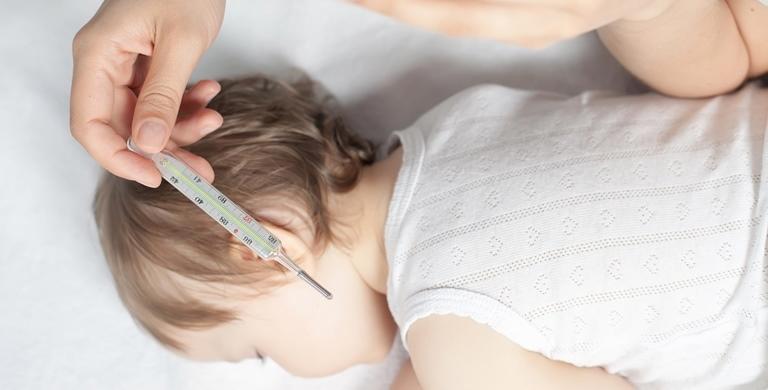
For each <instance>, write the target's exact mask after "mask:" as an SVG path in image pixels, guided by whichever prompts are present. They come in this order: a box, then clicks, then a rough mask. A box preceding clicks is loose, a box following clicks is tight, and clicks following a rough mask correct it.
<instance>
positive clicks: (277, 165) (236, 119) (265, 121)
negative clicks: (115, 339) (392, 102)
mask: <svg viewBox="0 0 768 390" xmlns="http://www.w3.org/2000/svg"><path fill="white" fill-rule="evenodd" d="M220 83H221V87H222V88H221V92H220V93H219V94H218V95H217V96H216V98H214V99H213V100H212V101H211V102H210V103H209V104H208V107H210V108H212V109H214V110H216V111H218V112H219V113H221V115H222V116H223V117H224V123H223V125H222V126H221V128H220V129H218V130H216V131H214V132H212V133H211V134H208V135H207V136H205V137H204V138H203V139H201V140H200V141H198V142H196V143H194V144H192V145H190V146H189V147H187V148H186V149H187V150H189V151H191V152H193V153H195V154H197V155H200V156H202V157H204V158H205V159H207V160H208V161H209V162H210V163H211V165H212V166H213V169H214V172H215V174H216V178H215V180H214V185H215V186H216V188H218V189H219V190H220V191H222V192H223V193H224V194H226V195H227V196H228V197H229V198H231V199H232V201H234V202H235V203H237V204H238V205H240V206H241V207H242V208H243V209H244V210H245V211H246V212H248V213H249V214H251V215H252V216H253V217H254V218H256V219H257V220H260V221H268V222H269V223H272V224H273V225H275V226H279V227H283V228H288V226H289V222H291V221H287V220H285V219H282V220H278V217H277V215H278V214H275V213H273V212H271V211H274V210H278V209H279V210H285V211H288V212H290V215H291V216H292V217H296V218H299V220H300V221H301V222H302V223H303V224H304V225H303V226H307V227H308V228H309V229H310V230H311V231H312V235H313V238H314V241H313V245H312V251H313V252H317V253H321V252H322V250H324V248H325V246H326V245H327V244H328V243H329V242H335V243H340V241H339V240H338V239H339V237H337V235H335V234H334V233H333V232H332V231H331V228H330V226H331V221H332V216H331V215H329V213H328V209H327V207H326V206H327V204H326V200H327V195H328V193H329V191H332V192H337V193H343V192H346V191H349V190H351V189H352V188H354V186H355V185H356V184H357V181H358V177H359V175H360V173H361V171H362V167H363V166H365V165H370V164H372V163H373V162H374V145H373V143H372V142H370V141H368V140H365V139H363V138H361V137H359V136H358V135H356V134H354V133H353V132H352V131H350V130H349V129H347V128H346V127H345V125H344V122H343V120H342V118H341V116H340V114H339V113H338V112H337V110H335V109H334V107H336V104H335V101H334V100H333V98H332V97H330V95H328V94H325V93H324V92H323V91H324V89H322V87H321V86H320V85H319V84H317V83H316V82H314V81H313V80H312V79H310V78H309V77H307V76H305V75H302V76H301V77H300V78H299V79H298V80H297V81H294V82H291V83H288V82H281V81H277V80H273V79H270V78H268V77H266V76H263V75H257V76H253V77H248V78H242V79H237V80H221V81H220ZM93 211H94V215H95V219H96V224H97V226H98V229H99V238H100V241H101V245H102V248H103V250H104V254H105V257H106V259H107V263H108V265H109V269H110V271H111V272H112V275H113V277H114V280H115V284H116V287H117V291H118V294H119V296H120V298H121V300H122V301H123V303H124V304H125V306H126V307H127V309H128V311H129V312H130V313H131V315H132V316H133V318H134V320H136V321H137V322H138V323H139V324H140V325H141V326H142V327H143V328H144V329H146V330H147V331H148V332H149V333H150V334H151V335H152V336H153V337H154V338H155V339H157V340H158V341H159V342H160V343H161V344H163V345H165V346H168V347H171V348H174V349H176V350H184V346H183V345H182V344H181V343H180V342H179V341H178V340H176V339H174V338H173V337H172V336H171V334H170V333H172V332H169V331H165V330H164V329H167V328H168V325H170V326H172V327H176V328H179V329H189V330H195V329H208V328H211V327H215V326H217V325H219V324H223V323H227V322H230V321H234V320H237V319H238V317H237V313H236V312H234V311H233V310H231V309H230V308H226V307H221V305H213V304H211V303H210V302H205V301H204V300H202V299H200V298H199V296H200V294H197V296H193V295H192V294H190V291H186V290H189V288H186V289H184V288H181V286H180V283H179V282H180V281H181V280H184V281H185V285H187V286H189V285H191V284H195V283H197V284H198V285H201V286H202V285H205V286H217V285H218V286H244V287H246V290H247V291H259V293H266V292H268V290H269V289H270V288H275V287H276V286H278V285H280V284H281V283H280V282H274V280H275V279H277V278H274V276H279V275H280V274H281V273H283V272H285V271H284V269H283V268H282V267H281V266H279V265H278V264H275V263H274V262H266V263H265V262H262V261H236V259H232V258H231V257H232V256H231V253H232V249H233V245H235V244H234V243H233V241H232V240H231V239H230V236H229V233H228V232H227V231H226V230H225V229H224V228H222V227H221V226H219V225H218V224H217V223H216V222H215V221H213V220H212V219H211V218H210V217H209V216H207V215H206V214H205V213H204V212H203V211H201V210H200V209H198V208H197V207H196V206H195V205H194V204H193V203H192V202H190V201H189V200H188V199H187V198H185V197H184V196H183V195H182V194H181V193H179V192H178V191H177V190H176V189H175V188H173V187H172V186H171V185H170V184H168V183H167V182H165V181H163V183H162V184H161V185H160V186H159V187H158V188H156V189H153V188H147V187H145V186H143V185H140V184H137V183H136V182H133V181H128V180H124V179H121V178H119V177H116V176H114V175H111V174H109V173H105V174H104V176H103V177H102V179H101V181H100V182H99V185H98V189H97V191H96V196H95V198H94V202H93ZM255 256H256V255H255V254H254V257H255ZM294 260H295V261H297V263H298V262H299V260H298V259H294ZM270 278H271V280H273V282H270ZM284 279H285V278H283V279H282V280H284ZM201 290H203V289H201ZM205 290H207V289H205Z"/></svg>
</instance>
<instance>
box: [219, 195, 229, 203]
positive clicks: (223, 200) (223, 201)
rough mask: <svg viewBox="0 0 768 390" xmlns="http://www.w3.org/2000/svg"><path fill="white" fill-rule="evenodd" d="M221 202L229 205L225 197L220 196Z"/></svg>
mask: <svg viewBox="0 0 768 390" xmlns="http://www.w3.org/2000/svg"><path fill="white" fill-rule="evenodd" d="M219 202H221V203H227V198H226V197H225V196H224V195H219Z"/></svg>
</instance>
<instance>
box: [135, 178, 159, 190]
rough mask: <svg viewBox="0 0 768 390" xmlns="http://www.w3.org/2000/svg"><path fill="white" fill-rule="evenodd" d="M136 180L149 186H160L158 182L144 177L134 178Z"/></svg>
mask: <svg viewBox="0 0 768 390" xmlns="http://www.w3.org/2000/svg"><path fill="white" fill-rule="evenodd" d="M136 181H137V182H139V183H140V184H143V185H145V186H147V187H151V188H157V187H159V186H160V183H157V182H155V180H152V181H147V180H146V179H136Z"/></svg>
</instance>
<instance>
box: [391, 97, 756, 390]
mask: <svg viewBox="0 0 768 390" xmlns="http://www.w3.org/2000/svg"><path fill="white" fill-rule="evenodd" d="M767 123H768V91H767V90H764V89H763V90H761V89H759V88H757V86H755V85H749V86H747V87H745V88H744V89H743V90H741V91H739V92H738V93H736V94H732V95H728V96H722V97H719V98H716V99H712V100H687V101H686V100H674V99H668V98H664V97H660V96H657V95H643V96H633V97H610V96H605V95H600V94H594V93H590V94H584V95H581V96H579V97H574V98H570V99H568V98H565V97H561V96H557V95H551V94H543V93H528V92H521V91H515V90H511V89H508V88H504V87H500V86H492V85H482V86H478V87H474V88H471V89H469V90H465V91H464V92H462V93H459V94H457V95H455V96H453V97H451V98H449V99H448V100H446V101H444V102H443V103H441V104H440V105H439V106H437V107H435V108H434V109H433V110H431V111H430V112H428V113H427V114H425V115H424V116H423V117H422V118H420V119H419V121H417V122H416V123H415V124H414V125H413V126H411V127H409V128H408V129H405V130H402V131H399V132H396V133H395V135H393V138H391V139H390V141H391V142H392V141H394V140H395V137H399V138H400V139H401V140H402V143H403V148H404V162H403V167H402V168H401V172H400V176H399V177H398V183H397V184H396V188H395V194H394V196H393V202H392V204H391V206H390V215H389V220H388V224H387V230H386V245H387V253H388V256H389V259H390V280H389V285H388V296H389V298H388V299H389V303H390V309H391V310H392V313H393V315H394V317H395V319H396V321H397V322H398V324H399V325H400V328H401V332H402V335H403V337H404V336H405V333H406V332H407V330H408V327H409V326H410V324H411V323H412V322H413V321H415V320H416V319H418V318H421V317H424V316H426V315H428V314H431V313H436V312H442V313H454V314H460V315H466V316H469V317H471V318H473V319H475V320H476V321H478V322H483V323H487V324H488V325H490V326H491V327H493V328H494V329H496V330H497V331H498V332H499V333H502V334H504V335H506V336H507V337H509V338H510V339H511V340H512V341H514V342H516V343H517V344H519V345H521V346H523V347H524V348H527V349H530V350H533V351H536V352H540V353H542V354H544V355H545V356H547V357H549V358H552V359H557V360H563V361H567V362H570V363H573V364H575V365H578V366H603V367H605V368H606V369H607V370H608V371H609V372H612V373H619V374H621V375H624V376H627V377H628V378H629V379H630V380H632V381H633V382H634V383H636V384H637V385H643V384H645V385H655V386H660V387H670V388H681V387H684V386H686V385H687V386H694V387H695V386H698V385H701V383H702V382H700V381H704V383H708V384H716V383H718V382H717V381H718V380H722V382H720V383H722V384H723V385H726V384H732V383H736V382H739V381H747V380H750V379H752V378H753V376H754V375H755V373H756V372H758V368H759V367H760V366H761V365H765V363H766V356H765V354H766V352H765V351H766V345H765V344H766V335H765V333H764V329H766V326H768V322H766V316H768V309H766V306H767V305H768V295H767V293H766V274H765V261H764V256H765V253H766V240H765V239H766V231H768V229H767V228H766V226H768V225H767V224H766V223H767V222H768V221H766V210H767V209H768V204H766V201H768V199H767V197H766V188H767V187H766V183H765V181H764V180H763V179H762V176H761V173H762V167H763V166H764V164H765V163H766V162H768V160H764V156H765V155H766V153H765V152H764V148H765V145H766V143H765V142H766V139H765V130H766V124H767ZM761 343H762V344H761Z"/></svg>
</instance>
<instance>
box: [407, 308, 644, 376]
mask: <svg viewBox="0 0 768 390" xmlns="http://www.w3.org/2000/svg"><path fill="white" fill-rule="evenodd" d="M406 342H407V343H408V349H409V351H410V355H411V361H412V363H413V369H414V371H415V373H416V377H418V381H419V383H420V384H421V387H422V388H423V389H424V390H464V389H483V390H496V389H498V390H501V389H504V390H507V389H540V390H547V389H550V390H551V389H574V390H576V389H589V390H603V389H606V390H607V389H611V390H627V389H632V388H633V387H632V385H631V384H629V382H627V381H626V380H625V379H624V378H622V377H619V376H616V375H611V374H609V373H607V372H606V371H605V370H603V369H601V368H580V367H575V366H573V365H570V364H567V363H564V362H559V361H554V360H550V359H547V358H546V357H544V356H542V355H540V354H538V353H534V352H530V351H527V350H525V349H523V348H521V347H519V346H517V345H516V344H514V343H513V342H511V341H510V340H508V339H507V338H506V337H504V336H503V335H501V334H499V333H497V332H496V331H494V330H492V329H491V328H490V327H488V326H486V325H482V324H479V323H477V322H475V321H473V320H471V319H469V318H467V317H460V316H455V315H430V316H427V317H424V318H422V319H419V320H417V321H415V322H414V323H413V325H411V327H410V328H409V329H408V334H407V335H406Z"/></svg>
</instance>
